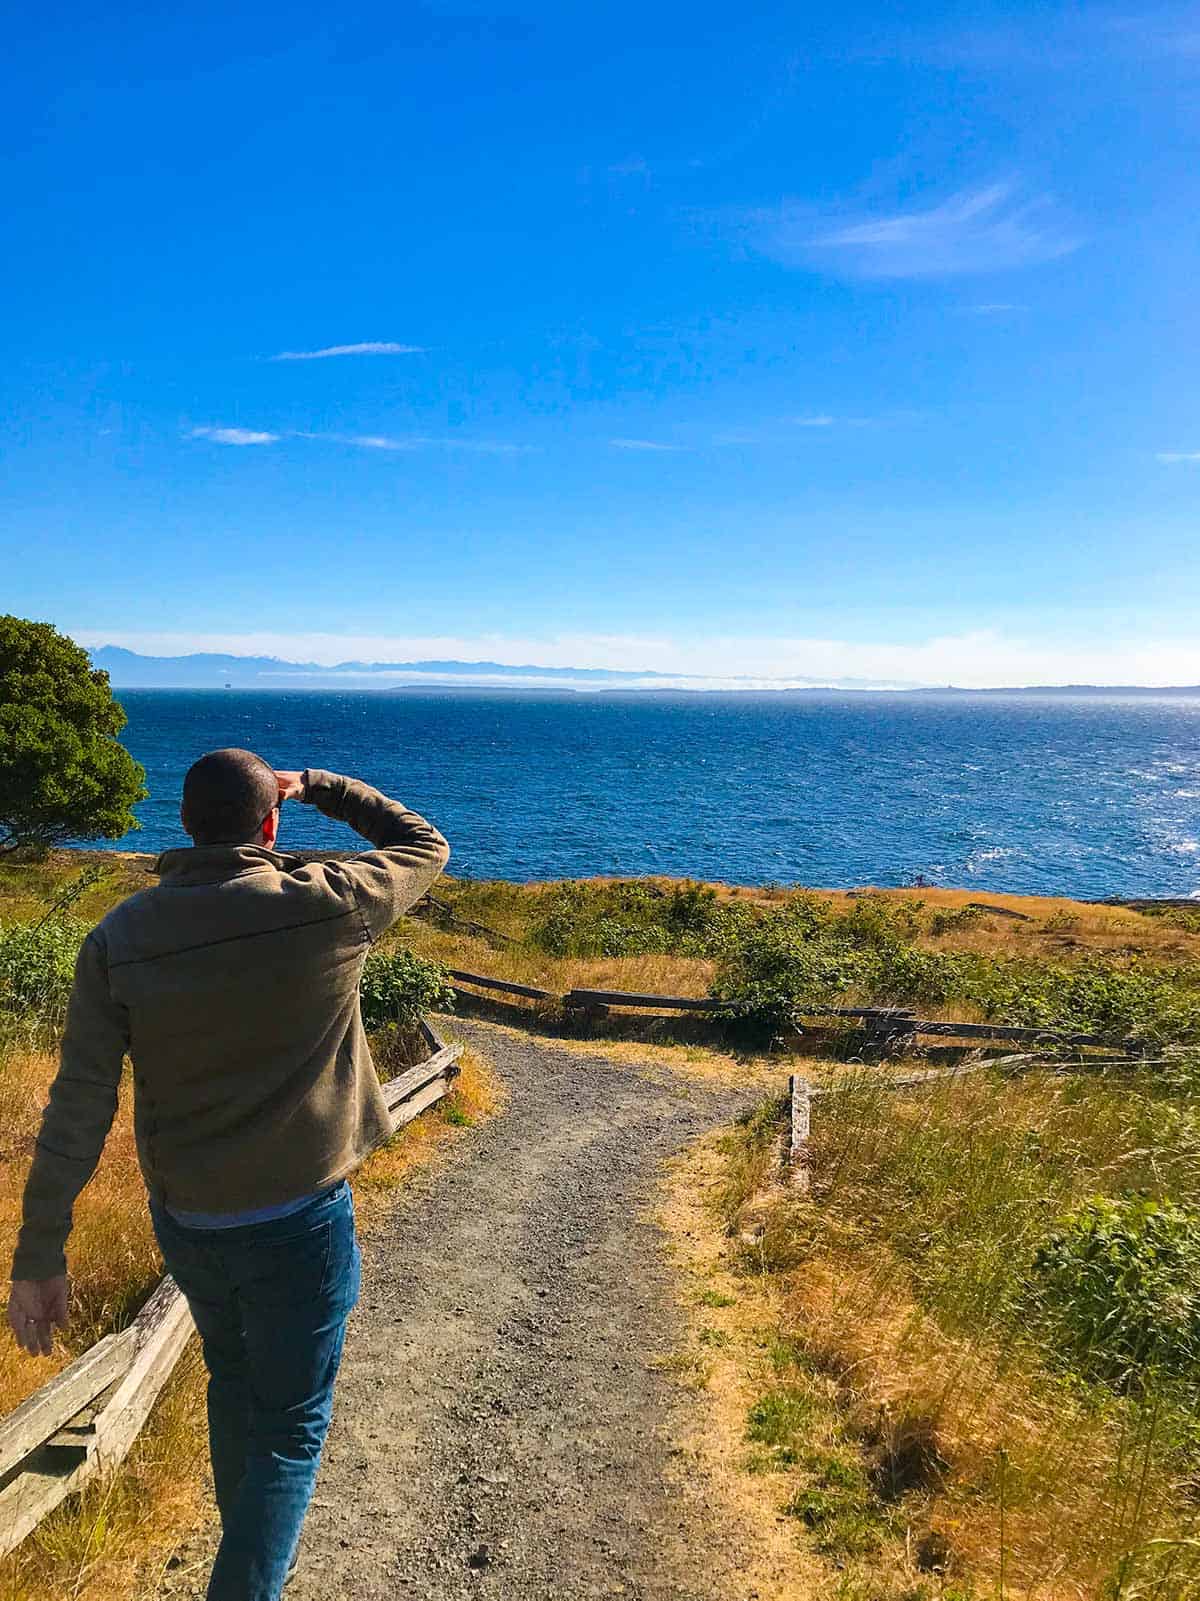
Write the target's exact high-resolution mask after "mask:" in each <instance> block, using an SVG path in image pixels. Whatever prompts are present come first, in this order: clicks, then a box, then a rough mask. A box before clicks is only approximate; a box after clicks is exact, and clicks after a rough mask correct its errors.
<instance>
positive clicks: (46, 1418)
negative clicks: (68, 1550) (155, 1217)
mask: <svg viewBox="0 0 1200 1601" xmlns="http://www.w3.org/2000/svg"><path fill="white" fill-rule="evenodd" d="M424 1032H425V1034H426V1038H427V1040H428V1041H429V1043H430V1045H431V1047H432V1049H433V1054H432V1055H431V1056H430V1057H429V1059H428V1060H427V1061H424V1062H420V1063H419V1064H418V1065H417V1066H416V1067H410V1068H408V1069H407V1071H405V1072H403V1073H401V1074H400V1075H399V1076H398V1077H397V1078H393V1079H390V1080H389V1081H388V1082H387V1083H386V1084H384V1085H383V1097H384V1100H385V1101H386V1102H387V1106H388V1110H389V1111H390V1112H391V1114H392V1120H393V1123H394V1125H395V1127H396V1128H397V1129H399V1128H402V1127H403V1126H404V1125H405V1124H406V1123H410V1122H411V1121H412V1120H413V1118H415V1117H417V1116H418V1115H419V1114H420V1113H421V1112H423V1111H425V1109H426V1108H427V1107H430V1106H432V1105H433V1104H434V1102H435V1101H439V1100H440V1099H441V1098H442V1096H443V1095H445V1094H446V1093H447V1091H448V1090H449V1089H450V1087H451V1085H452V1084H453V1082H454V1080H455V1078H456V1077H457V1076H458V1071H459V1069H458V1058H459V1056H460V1055H461V1052H462V1047H461V1046H459V1045H443V1044H442V1042H441V1041H440V1040H439V1039H438V1038H437V1036H436V1035H435V1034H434V1033H433V1031H432V1030H431V1029H428V1028H426V1029H425V1031H424ZM192 1328H193V1325H192V1317H191V1313H190V1312H189V1311H188V1305H187V1302H186V1301H185V1300H184V1298H183V1295H182V1293H181V1292H180V1290H179V1288H178V1286H177V1285H176V1284H175V1281H174V1279H172V1278H171V1276H170V1275H169V1274H167V1275H166V1276H165V1277H164V1278H163V1279H162V1280H161V1282H160V1283H159V1285H158V1288H157V1289H156V1290H155V1291H154V1293H153V1295H151V1297H150V1299H149V1300H148V1301H147V1302H146V1304H145V1306H144V1307H143V1308H142V1310H141V1311H140V1312H139V1313H138V1315H137V1317H136V1318H135V1319H134V1321H133V1322H132V1323H131V1324H130V1326H129V1327H128V1328H127V1329H122V1330H121V1331H120V1333H118V1334H109V1335H106V1336H105V1338H104V1339H102V1340H99V1341H97V1343H96V1344H95V1345H93V1346H92V1347H91V1348H90V1349H89V1350H87V1351H85V1352H84V1353H83V1354H82V1356H78V1357H76V1358H75V1360H74V1361H73V1362H72V1363H70V1364H69V1366H67V1367H65V1368H64V1369H63V1370H62V1372H61V1373H57V1374H55V1376H54V1378H52V1379H51V1380H50V1381H49V1383H47V1384H44V1385H43V1386H42V1388H41V1389H40V1390H37V1391H35V1392H34V1394H33V1395H31V1396H29V1398H28V1399H27V1400H25V1401H22V1403H21V1404H20V1406H18V1407H17V1408H16V1410H15V1411H13V1412H10V1413H9V1415H8V1416H7V1417H6V1418H3V1419H0V1556H4V1555H6V1554H7V1553H8V1552H9V1551H11V1550H12V1549H13V1548H14V1546H17V1545H19V1544H20V1543H21V1541H22V1540H24V1539H25V1537H26V1536H27V1535H29V1534H30V1533H32V1531H33V1530H34V1529H35V1528H37V1526H38V1524H39V1523H41V1521H42V1520H43V1519H44V1518H45V1517H47V1516H48V1515H49V1513H51V1512H52V1511H53V1510H54V1508H55V1507H56V1506H58V1505H60V1504H61V1503H62V1502H63V1501H65V1500H66V1498H67V1496H69V1495H71V1494H73V1493H74V1492H75V1491H76V1490H79V1489H82V1487H83V1486H84V1484H86V1483H87V1481H88V1480H89V1479H91V1478H93V1477H95V1476H96V1475H97V1474H99V1473H103V1472H108V1471H110V1470H111V1469H113V1468H115V1467H117V1466H118V1465H119V1464H120V1463H121V1462H122V1461H123V1460H124V1458H125V1457H126V1456H127V1455H128V1453H129V1450H130V1447H131V1446H132V1445H133V1443H134V1441H135V1440H136V1439H137V1437H138V1434H139V1433H140V1432H141V1429H142V1426H143V1424H144V1423H145V1421H146V1419H147V1417H148V1416H149V1414H150V1409H151V1408H152V1407H153V1405H154V1402H155V1401H156V1400H157V1398H158V1395H159V1392H160V1391H161V1390H162V1387H163V1385H164V1384H165V1383H166V1382H167V1380H168V1379H169V1378H170V1376H171V1373H172V1372H173V1370H174V1368H175V1364H176V1363H177V1362H178V1360H179V1358H180V1357H181V1356H182V1354H183V1351H184V1347H185V1346H186V1345H187V1342H188V1340H189V1338H190V1337H191V1334H192Z"/></svg>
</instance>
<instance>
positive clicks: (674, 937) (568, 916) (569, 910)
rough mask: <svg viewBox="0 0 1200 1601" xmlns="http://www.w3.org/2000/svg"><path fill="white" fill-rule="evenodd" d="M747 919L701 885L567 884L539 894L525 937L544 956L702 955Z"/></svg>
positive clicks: (746, 910)
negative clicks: (537, 908)
mask: <svg viewBox="0 0 1200 1601" xmlns="http://www.w3.org/2000/svg"><path fill="white" fill-rule="evenodd" d="M749 920H750V915H749V912H748V909H744V908H741V907H734V906H728V905H723V904H722V903H721V902H720V901H719V900H718V899H717V893H716V891H715V890H714V889H710V888H709V887H708V886H707V885H705V884H689V883H685V884H675V885H672V886H671V887H670V888H669V889H663V888H661V887H660V886H659V885H657V884H654V883H644V882H638V881H619V882H617V883H613V884H586V883H585V884H574V883H567V884H559V885H556V886H555V887H554V889H553V890H551V891H550V893H549V894H548V895H547V896H546V897H545V905H544V907H543V908H542V910H541V914H540V916H539V917H538V918H537V919H536V921H535V922H534V923H533V925H532V927H531V928H530V930H529V940H530V943H531V944H532V945H534V946H535V947H536V948H537V949H539V950H542V951H545V952H546V954H547V955H549V956H572V957H596V956H657V955H666V954H671V955H675V956H707V955H710V954H711V953H712V952H713V951H714V950H715V949H716V948H717V947H718V946H719V945H720V944H721V943H722V941H723V940H724V939H725V938H726V937H727V935H728V933H729V930H730V928H731V927H733V926H739V925H743V924H745V923H746V922H748V921H749Z"/></svg>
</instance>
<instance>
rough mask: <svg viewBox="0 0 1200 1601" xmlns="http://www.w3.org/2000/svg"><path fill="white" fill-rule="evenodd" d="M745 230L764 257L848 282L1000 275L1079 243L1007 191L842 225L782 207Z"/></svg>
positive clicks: (1041, 210)
mask: <svg viewBox="0 0 1200 1601" xmlns="http://www.w3.org/2000/svg"><path fill="white" fill-rule="evenodd" d="M752 223H753V230H754V233H755V236H756V241H757V245H758V248H759V249H760V250H761V251H762V252H763V253H764V254H765V255H768V256H771V257H773V258H774V259H775V260H777V261H780V262H783V263H784V264H785V265H787V266H796V267H807V268H810V269H813V268H815V269H816V270H818V271H826V272H831V273H834V274H837V275H841V276H845V277H850V278H936V277H950V276H953V275H956V274H960V273H984V272H1000V271H1004V270H1009V269H1013V268H1018V267H1031V266H1035V265H1037V264H1038V263H1040V262H1046V261H1053V260H1055V259H1057V258H1058V257H1059V256H1065V255H1068V254H1069V253H1070V252H1071V251H1073V250H1076V249H1078V248H1079V246H1080V244H1081V243H1082V242H1083V241H1082V238H1081V236H1080V235H1079V234H1078V233H1077V232H1076V231H1075V230H1073V229H1072V228H1071V227H1070V226H1069V225H1068V223H1067V222H1066V221H1065V220H1064V219H1063V217H1062V216H1061V215H1060V213H1059V211H1058V208H1057V207H1056V206H1055V204H1054V202H1053V201H1052V200H1051V199H1050V198H1049V197H1048V196H1045V195H1034V196H1031V197H1024V196H1022V195H1021V193H1020V192H1019V191H1018V189H1017V187H1016V186H1015V185H1014V184H1011V183H994V184H989V185H987V186H986V187H984V188H980V189H961V190H959V191H958V192H957V193H956V194H953V195H951V196H950V197H949V198H948V199H946V200H943V201H941V202H940V203H939V204H937V205H934V206H925V207H910V208H909V209H907V210H904V211H893V212H883V213H879V214H876V215H873V216H859V217H857V218H855V219H853V220H850V221H847V220H845V219H844V218H839V219H835V218H833V217H831V216H829V215H828V214H824V215H822V214H820V213H817V212H814V210H813V209H812V208H811V207H809V206H804V205H800V204H793V203H789V204H785V205H783V206H781V207H778V208H777V209H775V210H774V211H772V212H758V213H756V214H755V216H754V217H753V219H752Z"/></svg>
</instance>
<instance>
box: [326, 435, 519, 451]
mask: <svg viewBox="0 0 1200 1601" xmlns="http://www.w3.org/2000/svg"><path fill="white" fill-rule="evenodd" d="M305 438H307V439H324V440H327V441H328V442H329V443H330V444H338V445H357V446H358V447H359V448H360V449H362V450H465V451H470V452H473V453H475V454H477V455H481V456H523V455H526V454H527V453H528V452H529V451H530V450H531V449H532V448H533V447H532V446H530V445H513V444H509V443H508V442H507V441H506V440H502V439H455V438H453V437H449V438H437V437H435V436H434V435H431V434H400V435H397V436H393V435H391V434H306V435H305Z"/></svg>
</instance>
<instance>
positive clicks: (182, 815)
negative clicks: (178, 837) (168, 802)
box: [179, 801, 192, 838]
mask: <svg viewBox="0 0 1200 1601" xmlns="http://www.w3.org/2000/svg"><path fill="white" fill-rule="evenodd" d="M179 821H180V822H181V823H182V824H183V831H184V833H185V834H187V835H188V836H189V838H190V836H191V832H192V831H191V829H190V828H189V827H188V820H187V812H186V810H185V809H184V805H183V802H182V801H180V803H179Z"/></svg>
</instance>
